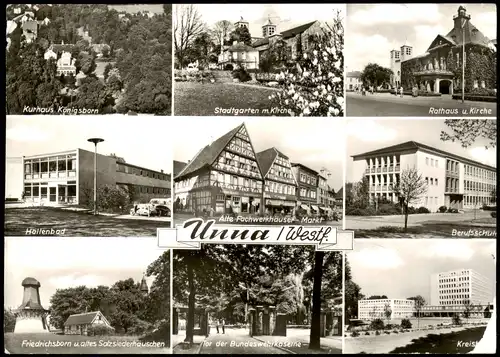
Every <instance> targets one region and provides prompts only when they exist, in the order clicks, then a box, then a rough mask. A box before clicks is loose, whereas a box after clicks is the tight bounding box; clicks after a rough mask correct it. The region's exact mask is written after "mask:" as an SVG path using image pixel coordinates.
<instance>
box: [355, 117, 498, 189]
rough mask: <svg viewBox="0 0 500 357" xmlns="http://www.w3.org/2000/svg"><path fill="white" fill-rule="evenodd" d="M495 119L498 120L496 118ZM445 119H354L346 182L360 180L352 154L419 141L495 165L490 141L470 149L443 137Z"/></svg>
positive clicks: (479, 142)
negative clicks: (355, 175) (441, 138)
mask: <svg viewBox="0 0 500 357" xmlns="http://www.w3.org/2000/svg"><path fill="white" fill-rule="evenodd" d="M495 120H496V119H495ZM446 129H447V126H446V125H445V124H444V119H435V118H433V119H407V118H406V119H404V120H401V119H398V120H394V119H377V120H372V119H361V118H360V119H355V120H349V123H348V124H347V133H348V136H347V156H348V157H347V162H346V174H347V178H346V182H353V181H359V180H360V178H359V177H353V176H352V175H353V161H352V158H351V156H352V155H358V154H362V153H365V152H368V151H372V150H377V149H381V148H383V147H387V146H392V145H396V144H402V143H404V142H407V141H416V142H418V143H421V144H425V145H429V146H432V147H435V148H437V149H440V150H444V151H448V152H450V153H453V154H456V155H459V156H462V157H465V158H468V159H471V160H475V161H479V162H482V163H484V164H487V165H490V166H494V167H496V161H497V160H496V150H495V149H494V148H489V149H485V144H487V141H485V140H483V139H477V140H476V142H475V143H474V144H473V145H472V146H471V147H470V148H468V149H464V148H462V146H461V144H460V143H458V142H454V143H453V142H448V141H447V142H444V141H441V140H440V133H441V130H446Z"/></svg>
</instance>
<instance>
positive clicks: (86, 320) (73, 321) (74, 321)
mask: <svg viewBox="0 0 500 357" xmlns="http://www.w3.org/2000/svg"><path fill="white" fill-rule="evenodd" d="M98 314H100V312H99V311H93V312H85V313H83V314H74V315H70V316H69V317H68V319H67V320H66V322H65V323H64V326H72V325H84V324H90V323H91V322H92V321H94V319H95V317H96V316H97V315H98Z"/></svg>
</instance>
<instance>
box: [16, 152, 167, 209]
mask: <svg viewBox="0 0 500 357" xmlns="http://www.w3.org/2000/svg"><path fill="white" fill-rule="evenodd" d="M122 161H123V160H120V159H119V158H116V157H112V156H106V155H101V154H97V185H98V187H99V186H104V185H113V186H116V187H121V188H123V189H125V190H127V192H128V193H129V195H130V196H131V198H132V199H133V200H134V201H137V202H149V200H150V199H151V198H160V197H165V198H168V197H170V196H171V186H170V182H171V176H170V174H166V173H164V172H163V171H155V170H150V169H146V168H143V167H140V166H136V165H132V164H129V163H126V162H122ZM23 167H24V195H25V200H26V201H27V202H32V203H35V204H86V203H88V202H89V201H91V200H92V199H93V193H92V192H93V187H94V153H93V152H90V151H87V150H82V149H75V150H69V151H62V152H58V153H52V154H40V155H32V156H25V157H24V158H23Z"/></svg>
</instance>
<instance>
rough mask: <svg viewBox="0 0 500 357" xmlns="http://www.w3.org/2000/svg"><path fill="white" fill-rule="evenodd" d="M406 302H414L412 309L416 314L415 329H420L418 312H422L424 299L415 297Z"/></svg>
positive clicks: (418, 296)
mask: <svg viewBox="0 0 500 357" xmlns="http://www.w3.org/2000/svg"><path fill="white" fill-rule="evenodd" d="M408 300H413V301H415V305H414V307H413V309H414V310H415V312H416V313H417V329H420V311H422V307H424V306H425V305H426V302H425V299H424V298H423V297H422V296H420V295H417V296H414V297H409V298H408Z"/></svg>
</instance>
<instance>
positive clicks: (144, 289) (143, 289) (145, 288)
mask: <svg viewBox="0 0 500 357" xmlns="http://www.w3.org/2000/svg"><path fill="white" fill-rule="evenodd" d="M139 289H140V290H141V293H142V294H143V295H148V294H149V288H148V283H146V276H145V275H143V276H142V280H141V286H140V288H139Z"/></svg>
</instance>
